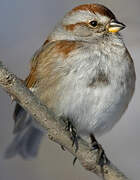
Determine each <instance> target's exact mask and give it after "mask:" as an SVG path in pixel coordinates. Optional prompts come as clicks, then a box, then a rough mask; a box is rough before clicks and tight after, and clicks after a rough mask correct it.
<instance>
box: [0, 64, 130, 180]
mask: <svg viewBox="0 0 140 180" xmlns="http://www.w3.org/2000/svg"><path fill="white" fill-rule="evenodd" d="M0 86H1V87H2V88H3V89H4V90H5V91H6V92H8V93H9V94H10V96H13V97H14V99H16V100H17V101H18V103H19V104H21V106H22V107H23V108H25V109H26V110H27V111H28V112H29V113H30V114H31V115H32V116H33V117H34V118H35V119H36V121H37V122H38V123H39V124H40V125H41V126H42V127H43V128H44V129H46V130H47V132H48V137H49V139H51V140H52V141H55V142H56V143H58V144H60V145H62V146H64V147H65V148H66V149H67V150H68V151H69V152H70V153H72V154H73V155H74V156H75V157H77V158H78V160H79V162H80V163H81V165H82V166H83V167H84V168H85V169H86V170H89V171H91V172H93V173H95V174H96V175H98V176H100V177H102V178H103V179H104V180H128V178H127V177H126V176H125V175H124V174H123V173H122V172H121V171H120V170H118V169H117V168H116V167H115V166H114V165H113V164H112V163H110V164H108V165H105V166H103V168H101V167H100V166H99V165H98V164H97V163H96V160H97V156H98V152H97V151H96V150H95V151H91V150H90V146H89V145H88V143H87V142H85V141H84V140H82V139H80V140H79V149H78V151H77V152H75V148H74V147H72V142H71V139H70V136H69V133H68V132H67V131H66V130H65V126H64V124H63V123H62V122H61V121H60V120H58V118H57V117H55V116H54V114H53V112H51V111H50V110H49V109H48V108H47V107H46V106H45V105H43V104H41V102H40V101H39V99H38V98H37V97H36V96H35V95H33V93H32V92H31V91H30V90H29V89H28V88H26V86H25V85H24V83H23V82H22V81H21V80H20V79H18V78H17V77H16V76H15V75H14V74H12V73H10V72H8V70H7V69H6V67H4V66H3V65H2V63H0Z"/></svg>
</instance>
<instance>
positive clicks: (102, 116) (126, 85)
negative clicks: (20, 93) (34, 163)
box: [6, 4, 135, 158]
mask: <svg viewBox="0 0 140 180" xmlns="http://www.w3.org/2000/svg"><path fill="white" fill-rule="evenodd" d="M124 28H125V25H124V24H123V23H120V22H118V21H117V19H116V17H115V15H114V14H113V13H112V12H111V11H110V10H109V9H108V8H106V7H104V6H102V5H99V4H84V5H80V6H78V7H76V8H74V9H73V10H71V11H70V12H68V13H67V14H66V15H65V16H64V18H63V19H62V20H61V21H60V22H59V23H58V24H57V25H56V27H55V28H54V30H53V31H52V32H51V33H50V35H49V36H48V38H47V40H46V41H45V42H44V44H43V45H42V46H41V48H40V49H39V50H38V51H37V52H36V53H35V54H34V56H33V58H32V61H31V70H30V73H29V76H28V77H27V78H26V80H25V83H26V86H27V87H28V88H30V90H31V91H33V93H34V94H35V95H36V96H37V97H38V98H39V99H40V100H41V101H42V103H44V104H46V105H47V106H48V107H49V108H50V109H52V110H53V112H54V113H55V115H56V116H59V117H64V118H66V119H68V121H69V123H70V126H71V127H74V128H75V129H76V133H77V135H78V136H89V137H90V138H91V140H92V141H93V142H94V140H95V138H94V136H95V137H98V136H101V135H102V134H104V133H106V132H108V131H109V130H110V129H112V127H113V126H114V125H115V124H116V123H117V122H118V120H119V119H120V118H121V116H122V115H123V113H124V112H125V111H126V109H127V107H128V104H129V102H130V100H131V98H132V95H133V93H134V89H135V69H134V64H133V60H132V58H131V56H130V54H129V52H128V50H127V48H126V47H125V44H124V42H123V40H122V37H121V36H120V34H119V31H120V30H122V29H124ZM14 119H15V128H14V134H15V137H14V140H13V142H12V143H11V145H10V146H9V147H8V149H7V151H6V156H7V157H13V156H14V155H16V154H20V155H21V156H22V157H23V158H30V157H34V156H36V154H37V152H38V148H39V144H40V141H41V138H42V136H43V134H44V132H43V130H42V129H41V128H40V127H39V126H38V125H37V124H36V123H35V121H34V119H33V118H32V117H31V116H30V115H29V114H28V112H26V111H25V110H24V109H23V108H22V107H21V106H20V105H19V104H17V105H16V108H15V112H14ZM75 140H76V139H75Z"/></svg>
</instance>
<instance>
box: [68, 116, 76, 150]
mask: <svg viewBox="0 0 140 180" xmlns="http://www.w3.org/2000/svg"><path fill="white" fill-rule="evenodd" d="M66 130H67V131H69V132H70V138H71V140H72V146H75V152H77V151H78V138H79V137H78V135H77V131H76V128H75V127H74V126H73V125H72V123H71V122H70V121H69V119H67V125H66Z"/></svg>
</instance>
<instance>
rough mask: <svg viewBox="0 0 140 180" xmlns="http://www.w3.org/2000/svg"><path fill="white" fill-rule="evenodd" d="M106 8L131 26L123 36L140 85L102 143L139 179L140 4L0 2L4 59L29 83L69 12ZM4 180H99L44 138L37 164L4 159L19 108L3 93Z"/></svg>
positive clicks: (136, 0) (0, 173)
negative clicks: (33, 65)
mask: <svg viewBox="0 0 140 180" xmlns="http://www.w3.org/2000/svg"><path fill="white" fill-rule="evenodd" d="M88 2H91V3H95V2H97V3H102V4H104V5H106V6H107V7H109V8H110V9H111V10H112V11H113V12H114V13H115V15H116V16H117V17H118V19H119V20H120V21H122V22H123V23H124V24H126V25H127V28H126V29H125V30H124V31H123V32H122V34H123V37H124V40H125V43H126V45H127V47H128V49H129V51H130V53H131V55H132V57H133V59H134V63H135V67H136V74H137V83H136V91H135V95H134V98H133V100H132V101H131V104H130V105H129V108H128V110H127V112H126V114H125V115H124V116H123V117H122V119H121V121H120V122H119V123H118V124H117V125H116V127H115V128H113V130H112V131H111V132H110V133H108V134H107V135H105V136H104V137H102V138H100V139H99V141H100V142H101V143H102V144H103V146H104V148H105V150H106V153H107V155H108V156H109V158H110V159H111V160H112V161H113V162H114V163H115V164H116V165H117V166H118V167H119V168H120V169H121V170H123V171H124V172H125V173H126V174H127V175H128V177H129V178H130V179H133V180H138V179H139V177H140V154H139V153H140V120H139V115H140V110H139V109H140V100H139V98H140V95H139V92H140V0H133V1H132V0H123V1H122V0H117V1H115V0H114V1H113V0H104V1H103V0H100V1H83V0H81V1H80V0H51V1H48V0H12V1H11V0H0V60H3V62H4V64H6V65H7V66H8V68H9V70H10V71H12V72H14V73H15V74H16V75H17V76H18V77H20V78H22V79H24V78H25V77H26V76H27V74H28V71H29V60H30V58H31V57H32V55H33V53H34V52H35V50H36V49H38V48H39V47H40V46H41V44H42V43H43V42H44V41H45V39H46V37H47V34H48V33H49V32H50V31H51V29H52V28H53V27H54V25H55V24H56V23H57V21H58V20H60V19H61V18H62V17H63V15H64V14H65V12H67V11H69V10H70V9H72V8H73V7H74V6H76V5H79V4H81V3H88ZM0 107H1V108H0V117H1V118H0V180H18V179H20V180H25V179H26V180H38V179H41V180H46V179H49V180H56V179H57V180H64V179H67V180H71V179H73V180H84V179H87V180H93V179H95V180H98V179H99V178H98V177H96V176H94V175H93V174H91V173H89V172H87V171H85V170H84V169H83V168H82V167H81V166H80V164H79V162H77V163H76V165H75V167H73V166H72V161H73V157H72V155H70V154H69V153H68V152H63V151H62V150H61V149H60V147H59V146H58V145H57V144H55V143H53V142H51V141H49V140H48V139H47V137H44V141H43V142H42V144H41V148H40V152H39V155H38V157H37V158H36V159H35V160H31V161H24V160H22V159H21V158H20V157H18V156H17V157H15V158H14V159H11V160H4V158H3V152H4V149H5V148H6V146H7V145H8V143H9V142H10V141H11V139H12V129H13V124H14V122H13V120H12V113H13V109H14V103H13V104H11V100H10V98H9V96H8V95H7V94H6V93H5V92H4V91H3V90H1V89H0Z"/></svg>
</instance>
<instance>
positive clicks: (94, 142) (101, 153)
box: [90, 134, 109, 167]
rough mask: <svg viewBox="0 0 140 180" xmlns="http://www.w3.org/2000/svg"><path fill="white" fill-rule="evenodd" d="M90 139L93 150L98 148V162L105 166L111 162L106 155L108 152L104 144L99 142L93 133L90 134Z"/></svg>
mask: <svg viewBox="0 0 140 180" xmlns="http://www.w3.org/2000/svg"><path fill="white" fill-rule="evenodd" d="M90 139H91V145H92V148H91V150H96V149H97V150H98V157H97V164H98V165H100V166H101V167H103V166H104V165H106V164H108V163H109V160H108V158H107V157H106V154H105V152H104V150H103V148H102V146H101V145H100V144H99V143H98V142H97V140H96V139H95V137H94V135H93V134H91V135H90Z"/></svg>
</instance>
